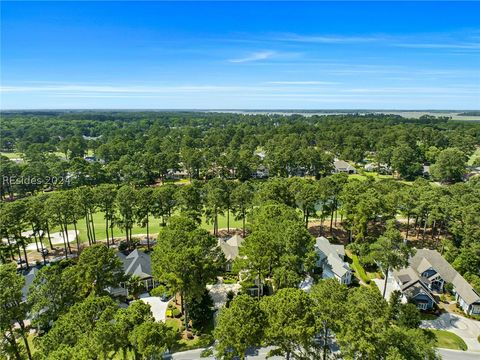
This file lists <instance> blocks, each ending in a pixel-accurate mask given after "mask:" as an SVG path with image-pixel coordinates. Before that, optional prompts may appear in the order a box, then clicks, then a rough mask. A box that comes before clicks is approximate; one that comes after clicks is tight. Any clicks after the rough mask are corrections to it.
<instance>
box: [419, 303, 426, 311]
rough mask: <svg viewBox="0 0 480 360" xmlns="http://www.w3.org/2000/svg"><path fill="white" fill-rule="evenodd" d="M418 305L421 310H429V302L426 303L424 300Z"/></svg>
mask: <svg viewBox="0 0 480 360" xmlns="http://www.w3.org/2000/svg"><path fill="white" fill-rule="evenodd" d="M417 307H418V308H419V309H420V310H427V308H428V304H427V303H424V302H421V303H417Z"/></svg>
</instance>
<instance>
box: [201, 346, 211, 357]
mask: <svg viewBox="0 0 480 360" xmlns="http://www.w3.org/2000/svg"><path fill="white" fill-rule="evenodd" d="M209 356H213V349H212V348H210V349H204V350H202V352H201V353H200V357H202V358H204V357H209Z"/></svg>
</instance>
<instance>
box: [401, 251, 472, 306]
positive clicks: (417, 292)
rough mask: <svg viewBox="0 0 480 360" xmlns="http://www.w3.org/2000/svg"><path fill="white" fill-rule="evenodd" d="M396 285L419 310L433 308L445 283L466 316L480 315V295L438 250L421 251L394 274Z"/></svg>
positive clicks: (443, 289)
mask: <svg viewBox="0 0 480 360" xmlns="http://www.w3.org/2000/svg"><path fill="white" fill-rule="evenodd" d="M393 277H394V279H395V283H396V286H397V287H398V289H399V290H401V291H402V293H403V294H404V296H405V298H407V299H408V300H411V301H413V302H414V303H416V304H417V306H418V307H419V308H420V309H423V310H427V309H431V308H432V307H433V305H434V303H435V302H436V300H435V296H434V294H435V293H443V292H444V291H445V284H447V283H450V284H452V286H453V292H454V294H455V299H456V301H457V303H458V305H459V306H460V307H461V308H462V309H463V311H464V312H465V313H466V314H469V315H472V314H480V295H479V294H478V293H477V292H476V291H475V289H473V287H472V286H471V285H470V284H469V283H468V282H467V281H466V280H465V279H464V278H463V277H462V275H460V274H459V273H458V272H457V271H456V270H455V269H454V268H453V267H452V265H450V264H449V263H448V261H447V260H445V259H444V258H443V257H442V255H440V253H439V252H437V251H436V250H429V249H418V250H417V252H416V253H415V255H414V256H413V257H412V258H410V260H409V266H408V267H407V268H404V269H401V270H399V271H395V272H394V273H393Z"/></svg>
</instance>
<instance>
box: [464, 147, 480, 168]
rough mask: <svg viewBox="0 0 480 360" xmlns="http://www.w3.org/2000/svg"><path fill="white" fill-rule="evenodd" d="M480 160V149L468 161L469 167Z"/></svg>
mask: <svg viewBox="0 0 480 360" xmlns="http://www.w3.org/2000/svg"><path fill="white" fill-rule="evenodd" d="M477 158H480V147H479V148H477V149H476V150H475V152H474V153H473V154H472V155H471V156H470V158H469V159H468V162H467V165H468V166H472V165H473V162H474V161H475V159H477Z"/></svg>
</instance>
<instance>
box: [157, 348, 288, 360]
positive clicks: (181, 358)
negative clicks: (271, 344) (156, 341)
mask: <svg viewBox="0 0 480 360" xmlns="http://www.w3.org/2000/svg"><path fill="white" fill-rule="evenodd" d="M202 350H203V349H197V350H190V351H184V352H180V353H175V354H173V355H172V356H170V357H169V356H164V359H165V360H170V359H172V360H199V359H208V360H213V359H214V357H213V356H210V357H207V358H201V357H200V354H201V352H202ZM269 350H270V348H261V349H258V351H257V353H256V354H251V355H247V359H248V360H265V359H266V358H267V353H268V351H269ZM268 359H269V360H283V359H284V358H282V357H279V356H272V357H270V358H268Z"/></svg>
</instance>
